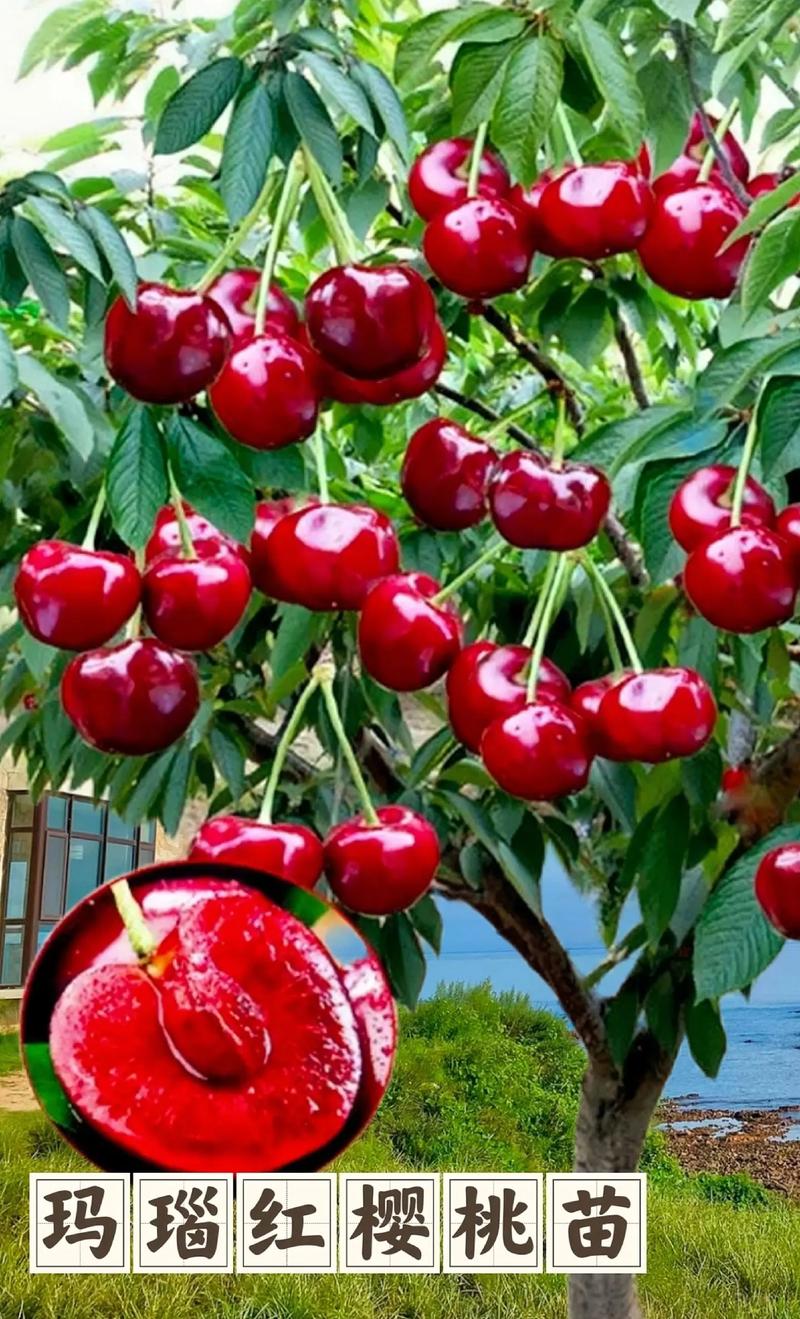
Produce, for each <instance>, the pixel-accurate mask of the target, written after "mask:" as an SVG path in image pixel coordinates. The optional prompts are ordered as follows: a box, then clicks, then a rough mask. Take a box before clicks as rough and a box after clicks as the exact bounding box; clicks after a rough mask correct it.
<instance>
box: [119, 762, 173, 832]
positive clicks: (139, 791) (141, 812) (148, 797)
mask: <svg viewBox="0 0 800 1319" xmlns="http://www.w3.org/2000/svg"><path fill="white" fill-rule="evenodd" d="M177 755H178V750H177V749H176V748H175V747H170V748H169V749H168V750H167V751H164V752H162V754H161V755H160V756H155V757H154V758H151V759H150V760H149V762H148V763H147V766H146V768H145V770H144V772H143V773H141V774H139V775H138V777H137V779H136V787H135V788H134V790H133V792H132V793H131V795H130V797H129V798H128V801H127V802H126V803H125V806H124V808H123V809H122V811H121V814H122V818H123V819H124V820H127V821H128V823H129V824H139V822H140V821H141V820H149V819H150V818H151V817H152V812H153V809H154V807H155V803H156V801H157V799H158V797H159V795H160V793H161V792H162V789H164V788H166V787H167V785H168V784H169V783H170V781H171V777H172V771H173V767H174V764H175V760H176V757H177Z"/></svg>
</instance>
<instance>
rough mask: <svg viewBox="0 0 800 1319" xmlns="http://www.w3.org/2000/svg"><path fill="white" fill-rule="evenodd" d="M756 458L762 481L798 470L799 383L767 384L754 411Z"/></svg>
mask: <svg viewBox="0 0 800 1319" xmlns="http://www.w3.org/2000/svg"><path fill="white" fill-rule="evenodd" d="M758 454H759V457H760V459H761V472H762V475H763V476H764V478H765V480H774V479H775V478H776V477H781V476H786V474H787V473H788V472H791V471H792V470H793V469H794V468H795V467H800V380H797V379H792V377H791V376H774V377H773V378H772V380H769V381H767V384H766V386H765V388H764V393H763V394H762V397H761V401H760V403H759V408H758Z"/></svg>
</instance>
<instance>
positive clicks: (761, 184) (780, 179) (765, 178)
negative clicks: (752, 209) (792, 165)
mask: <svg viewBox="0 0 800 1319" xmlns="http://www.w3.org/2000/svg"><path fill="white" fill-rule="evenodd" d="M791 177H792V174H791V171H790V172H789V173H788V174H787V173H786V172H784V173H782V174H756V175H755V177H754V178H752V179H751V180H750V182H749V183H748V184H747V185H746V186H747V191H748V192H749V194H750V196H751V197H752V198H753V200H754V201H756V200H757V199H758V198H759V197H766V196H768V195H769V193H771V192H774V191H775V189H776V188H777V187H779V185H780V184H781V183H785V182H786V180H787V178H791ZM786 205H787V208H788V207H789V206H800V193H798V194H797V196H795V197H793V198H792V200H791V201H790V202H787V203H786Z"/></svg>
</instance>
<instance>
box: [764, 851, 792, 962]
mask: <svg viewBox="0 0 800 1319" xmlns="http://www.w3.org/2000/svg"><path fill="white" fill-rule="evenodd" d="M756 898H757V899H758V902H759V906H760V907H761V910H762V911H763V912H764V915H765V916H766V918H767V920H768V921H769V922H770V924H771V925H774V927H775V929H776V930H777V931H778V933H779V934H782V935H783V937H784V939H800V844H798V843H785V844H784V845H783V847H774V848H773V849H772V851H771V852H767V855H766V856H765V857H763V858H762V860H761V862H760V864H759V867H758V870H757V871H756Z"/></svg>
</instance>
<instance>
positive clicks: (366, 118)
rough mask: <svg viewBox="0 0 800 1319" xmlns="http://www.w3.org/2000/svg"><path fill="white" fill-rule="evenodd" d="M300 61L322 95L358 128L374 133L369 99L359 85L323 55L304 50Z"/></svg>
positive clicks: (373, 121)
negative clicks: (316, 83)
mask: <svg viewBox="0 0 800 1319" xmlns="http://www.w3.org/2000/svg"><path fill="white" fill-rule="evenodd" d="M302 62H303V64H305V66H306V68H307V69H309V71H310V72H311V73H313V75H314V78H315V80H316V82H318V83H319V86H320V88H321V90H322V93H323V95H324V96H326V97H329V98H330V100H331V101H333V104H334V105H336V106H338V107H339V109H340V110H342V111H344V113H345V114H347V115H349V116H350V118H351V119H352V120H354V122H355V123H357V124H358V125H359V127H360V128H363V129H364V130H365V131H366V132H367V133H372V134H373V135H374V133H375V120H374V118H373V115H372V111H371V109H370V106H369V101H368V100H367V98H366V96H365V95H364V92H363V91H362V89H361V88H360V87H359V85H358V84H357V83H356V82H354V80H353V79H352V78H350V77H348V75H347V74H346V73H343V72H342V70H341V69H340V68H339V66H338V64H334V62H333V60H329V59H326V57H325V56H324V55H317V54H315V53H314V52H312V51H306V52H304V54H303V55H302Z"/></svg>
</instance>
